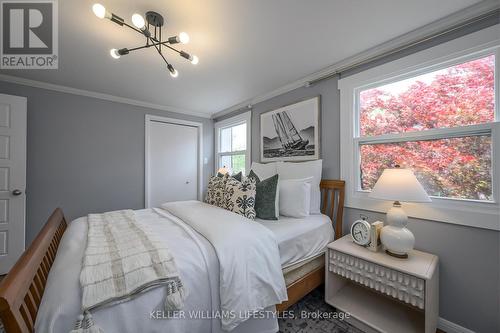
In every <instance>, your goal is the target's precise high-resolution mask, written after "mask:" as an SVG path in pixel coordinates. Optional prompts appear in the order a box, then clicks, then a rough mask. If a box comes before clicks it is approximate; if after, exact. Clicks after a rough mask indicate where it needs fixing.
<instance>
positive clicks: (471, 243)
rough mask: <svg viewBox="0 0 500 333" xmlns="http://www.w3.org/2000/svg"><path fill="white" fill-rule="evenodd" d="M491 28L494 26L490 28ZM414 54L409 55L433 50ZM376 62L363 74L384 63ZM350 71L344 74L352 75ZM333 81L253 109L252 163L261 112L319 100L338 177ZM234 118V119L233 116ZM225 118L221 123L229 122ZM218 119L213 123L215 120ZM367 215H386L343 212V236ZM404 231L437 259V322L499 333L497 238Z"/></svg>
mask: <svg viewBox="0 0 500 333" xmlns="http://www.w3.org/2000/svg"><path fill="white" fill-rule="evenodd" d="M493 23H496V22H493ZM482 27H484V26H480V27H476V29H469V30H468V31H462V32H461V33H457V32H455V33H453V34H452V35H451V34H450V35H448V36H445V37H446V38H443V39H442V40H441V41H440V42H441V43H442V42H444V41H446V40H450V39H453V38H456V37H458V36H461V35H465V34H467V33H470V32H473V31H476V30H478V28H482ZM436 44H437V43H436V41H432V42H431V43H428V44H427V45H423V46H419V47H418V48H414V49H413V52H415V51H418V50H421V49H424V48H427V47H430V46H433V45H436ZM406 54H408V51H407V52H405V53H402V54H398V55H395V56H393V57H391V58H387V59H385V61H383V62H388V61H391V60H394V59H396V58H399V57H402V56H404V55H406ZM383 62H381V61H378V62H377V63H373V64H370V65H367V66H364V67H363V69H366V68H369V67H373V66H375V65H378V64H381V63H383ZM358 71H359V70H353V71H351V72H350V73H344V75H345V76H346V75H347V74H353V73H355V72H358ZM337 83H338V78H337V77H334V78H331V79H328V80H325V81H322V82H320V83H318V84H316V85H313V86H311V87H308V88H305V87H303V88H299V89H296V90H293V91H291V92H288V93H286V94H283V95H280V96H277V97H274V98H272V99H269V100H267V101H264V102H261V103H258V104H256V105H254V106H253V111H252V159H253V160H254V161H259V160H260V142H259V127H260V125H259V121H260V120H259V118H260V117H259V115H260V114H261V113H262V112H266V111H269V110H273V109H275V108H278V107H281V106H284V105H287V104H291V103H294V102H296V101H299V100H301V99H304V98H307V97H313V96H317V95H321V102H322V103H321V104H322V108H321V113H322V123H321V136H322V138H321V157H322V159H323V178H327V179H328V178H330V179H338V178H339V176H340V127H339V122H340V95H339V91H338V89H337ZM236 113H238V112H235V113H233V114H232V115H234V114H236ZM229 116H231V115H227V116H224V117H221V118H220V119H223V118H228V117H229ZM220 119H217V120H220ZM360 214H364V215H367V216H368V217H369V219H370V221H376V220H384V215H385V214H380V213H376V212H369V211H362V210H358V209H351V208H347V209H346V211H345V216H344V227H343V231H344V233H346V232H347V231H348V230H349V227H350V224H351V223H352V222H353V221H354V220H357V219H359V215H360ZM409 228H410V229H411V230H412V231H413V233H414V235H415V238H416V244H415V247H416V249H419V250H422V251H427V252H430V253H433V254H436V255H438V256H439V259H440V266H439V267H440V295H439V296H440V317H442V318H444V319H446V320H449V321H451V322H453V323H456V324H458V325H461V326H463V327H466V328H469V329H471V330H474V331H477V332H484V333H492V332H500V322H499V316H500V304H499V303H500V232H498V231H492V230H485V229H479V228H470V227H465V226H460V225H455V224H448V223H441V222H437V221H425V220H417V219H410V222H409Z"/></svg>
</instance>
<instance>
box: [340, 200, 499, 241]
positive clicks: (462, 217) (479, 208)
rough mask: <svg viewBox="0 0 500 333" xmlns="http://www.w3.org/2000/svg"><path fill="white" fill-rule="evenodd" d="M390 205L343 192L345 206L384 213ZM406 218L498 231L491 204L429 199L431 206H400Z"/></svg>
mask: <svg viewBox="0 0 500 333" xmlns="http://www.w3.org/2000/svg"><path fill="white" fill-rule="evenodd" d="M391 205H392V202H390V201H382V200H375V199H372V198H369V197H368V193H366V192H361V191H359V192H358V191H356V192H351V193H347V195H346V203H345V206H346V207H348V208H356V209H363V210H369V211H375V212H380V213H386V212H387V210H388V209H389V208H390V207H391ZM403 208H404V210H405V212H406V214H408V217H412V218H417V219H423V220H431V221H438V222H444V223H452V224H458V225H463V226H468V227H473V228H482V229H489V230H496V231H500V206H499V204H498V203H495V202H474V201H467V200H452V199H439V198H433V199H432V203H403Z"/></svg>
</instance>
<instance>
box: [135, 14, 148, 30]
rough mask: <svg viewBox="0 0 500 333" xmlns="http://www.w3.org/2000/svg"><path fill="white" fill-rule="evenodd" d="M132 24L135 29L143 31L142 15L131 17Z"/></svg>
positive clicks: (144, 23)
mask: <svg viewBox="0 0 500 333" xmlns="http://www.w3.org/2000/svg"><path fill="white" fill-rule="evenodd" d="M132 23H133V24H134V25H135V26H136V28H138V29H140V30H143V29H144V27H145V26H146V22H145V21H144V18H143V17H142V15H139V14H134V15H132Z"/></svg>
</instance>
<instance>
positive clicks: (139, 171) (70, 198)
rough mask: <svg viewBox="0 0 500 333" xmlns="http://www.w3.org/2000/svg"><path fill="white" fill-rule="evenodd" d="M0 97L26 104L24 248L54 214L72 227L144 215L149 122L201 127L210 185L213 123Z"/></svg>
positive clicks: (104, 104) (25, 92)
mask: <svg viewBox="0 0 500 333" xmlns="http://www.w3.org/2000/svg"><path fill="white" fill-rule="evenodd" d="M0 93H4V94H10V95H17V96H25V97H27V98H28V153H27V155H28V156H27V189H26V190H27V198H26V204H27V207H26V218H27V223H26V240H27V244H29V243H31V241H32V240H33V238H34V237H35V236H36V234H37V233H38V231H39V230H40V228H41V227H42V226H43V224H44V223H45V221H46V219H47V217H48V216H49V215H50V213H51V211H52V210H53V209H54V208H56V207H61V208H62V209H63V211H64V213H65V215H66V216H67V217H68V218H69V219H74V218H76V217H79V216H84V215H86V214H88V213H91V212H104V211H110V210H116V209H124V208H131V209H139V208H143V207H144V116H145V114H155V115H161V116H166V117H172V118H179V119H185V120H192V121H198V122H203V132H204V133H203V136H204V144H203V155H204V156H206V157H208V164H206V165H205V166H204V172H203V175H204V177H203V178H204V180H205V182H206V181H207V179H208V177H209V175H210V174H211V173H212V171H213V160H212V157H213V133H214V129H213V121H212V120H210V119H203V118H197V117H191V116H185V115H179V114H176V113H171V112H163V111H158V110H153V109H147V108H141V107H136V106H132V105H128V104H121V103H114V102H108V101H104V100H100V99H94V98H89V97H83V96H77V95H71V94H65V93H60V92H55V91H50V90H44V89H38V88H31V87H26V86H22V85H16V84H11V83H6V82H0Z"/></svg>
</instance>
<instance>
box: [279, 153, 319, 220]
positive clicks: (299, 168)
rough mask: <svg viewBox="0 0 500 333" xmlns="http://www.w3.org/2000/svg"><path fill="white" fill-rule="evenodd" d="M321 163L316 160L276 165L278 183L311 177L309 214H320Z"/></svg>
mask: <svg viewBox="0 0 500 333" xmlns="http://www.w3.org/2000/svg"><path fill="white" fill-rule="evenodd" d="M322 166H323V161H322V160H316V161H310V162H295V163H294V162H283V163H278V164H277V166H276V167H277V170H278V175H280V182H281V181H282V180H285V179H301V178H308V177H313V181H312V182H311V210H310V212H311V214H321V212H320V201H321V191H320V189H319V183H320V182H321V171H322Z"/></svg>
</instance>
